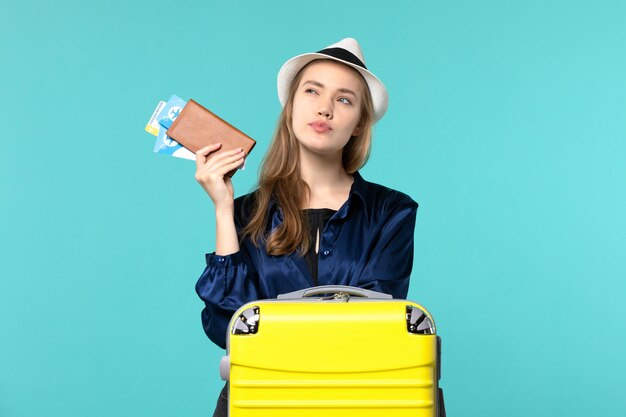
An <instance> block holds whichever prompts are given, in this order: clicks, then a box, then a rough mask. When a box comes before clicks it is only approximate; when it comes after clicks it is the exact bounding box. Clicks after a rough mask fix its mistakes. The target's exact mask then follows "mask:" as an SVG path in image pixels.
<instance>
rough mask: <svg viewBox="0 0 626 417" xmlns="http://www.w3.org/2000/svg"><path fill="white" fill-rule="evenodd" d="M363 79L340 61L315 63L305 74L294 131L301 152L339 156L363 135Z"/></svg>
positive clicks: (294, 114)
mask: <svg viewBox="0 0 626 417" xmlns="http://www.w3.org/2000/svg"><path fill="white" fill-rule="evenodd" d="M359 77H360V75H359V74H358V73H357V72H356V71H355V70H354V69H352V68H350V67H349V66H347V65H344V64H341V63H339V62H336V61H328V60H321V61H313V62H312V63H311V64H309V65H308V66H307V67H306V68H305V69H304V72H303V74H302V78H301V79H300V82H299V84H298V87H297V89H296V92H295V96H294V99H293V111H292V128H293V131H294V133H295V135H296V138H297V140H298V143H299V144H300V149H301V150H304V151H309V152H312V153H315V154H319V155H325V156H337V154H339V156H340V155H341V152H342V150H343V147H344V146H345V145H346V144H347V143H348V141H349V140H350V137H351V136H353V135H357V134H358V133H359V131H358V129H357V124H358V122H359V120H360V116H361V101H362V100H363V93H364V92H363V85H362V81H361V80H360V79H359Z"/></svg>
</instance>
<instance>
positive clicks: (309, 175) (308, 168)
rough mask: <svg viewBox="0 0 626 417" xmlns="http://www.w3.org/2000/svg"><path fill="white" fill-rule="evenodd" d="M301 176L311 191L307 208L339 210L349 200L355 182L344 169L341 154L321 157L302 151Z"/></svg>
mask: <svg viewBox="0 0 626 417" xmlns="http://www.w3.org/2000/svg"><path fill="white" fill-rule="evenodd" d="M300 175H301V177H302V179H303V180H304V182H306V183H307V185H308V186H309V189H310V191H311V194H310V196H309V201H308V202H307V203H306V204H305V208H320V207H326V208H332V209H335V210H336V209H338V208H339V206H341V204H343V202H344V201H345V200H346V199H347V198H348V194H349V192H350V187H351V186H352V182H353V178H352V175H350V174H348V173H347V172H346V171H345V170H344V168H343V164H342V161H341V153H339V154H337V155H336V156H334V157H320V156H319V155H314V154H310V153H306V152H302V151H301V152H300Z"/></svg>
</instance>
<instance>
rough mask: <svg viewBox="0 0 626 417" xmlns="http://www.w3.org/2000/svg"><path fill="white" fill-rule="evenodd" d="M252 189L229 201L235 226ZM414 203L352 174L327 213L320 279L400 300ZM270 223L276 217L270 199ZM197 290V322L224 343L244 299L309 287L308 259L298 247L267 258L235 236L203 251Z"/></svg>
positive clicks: (245, 213)
mask: <svg viewBox="0 0 626 417" xmlns="http://www.w3.org/2000/svg"><path fill="white" fill-rule="evenodd" d="M252 195H253V194H247V195H245V196H242V197H239V198H237V199H235V226H236V228H237V231H240V230H241V229H242V227H243V226H244V225H245V224H246V222H247V221H248V219H249V218H250V216H251V213H250V211H251V208H250V207H251V204H250V203H251V200H252V199H251V198H250V197H252ZM417 206H418V205H417V203H416V202H415V201H413V200H412V199H411V198H410V197H409V196H408V195H406V194H403V193H401V192H399V191H395V190H392V189H389V188H387V187H383V186H382V185H378V184H374V183H371V182H368V181H365V180H364V179H363V178H362V177H361V175H360V174H359V173H358V172H355V173H354V182H353V184H352V187H351V189H350V194H349V196H348V200H346V202H345V203H344V204H343V206H341V208H340V209H339V210H338V211H337V212H336V213H335V214H334V215H333V216H332V217H331V218H330V220H329V221H328V223H327V224H326V226H325V228H324V230H323V232H322V233H321V234H320V239H319V260H318V285H331V284H332V285H352V286H356V287H361V288H365V289H371V290H374V291H380V292H384V293H387V294H391V295H393V296H394V298H400V299H405V298H406V296H407V292H408V288H409V276H410V274H411V268H412V266H413V234H414V230H415V218H416V212H417ZM268 213H269V218H270V221H269V222H268V227H270V228H271V229H274V228H275V227H276V226H278V225H279V224H281V223H282V212H281V209H280V207H278V205H277V204H276V203H273V204H270V207H269V211H268ZM206 264H207V266H206V268H205V269H204V272H203V273H202V275H201V276H200V278H199V279H198V282H197V284H196V292H197V293H198V295H199V296H200V298H201V299H202V300H203V301H204V303H205V308H204V310H202V324H203V327H204V331H205V333H206V334H207V336H208V337H209V338H210V339H211V340H212V341H213V342H214V343H215V344H217V345H218V346H220V347H221V348H223V349H224V348H225V347H226V331H227V330H226V328H227V326H228V322H229V321H230V318H231V317H232V315H233V314H234V312H235V311H236V310H237V309H238V308H239V307H241V306H242V305H243V304H245V303H247V302H249V301H254V300H259V299H266V298H276V296H277V295H278V294H283V293H287V292H290V291H296V290H300V289H303V288H308V287H312V286H313V280H312V277H311V273H310V272H309V270H308V267H307V264H306V260H305V259H304V258H303V257H301V256H300V255H299V254H297V253H293V254H291V255H286V256H271V255H268V254H267V252H266V251H265V247H264V245H263V244H261V245H259V247H256V246H255V245H254V244H253V243H252V241H250V239H247V238H246V239H243V241H241V242H240V250H239V252H236V253H234V254H231V255H227V256H219V255H215V253H214V252H213V253H209V254H207V255H206Z"/></svg>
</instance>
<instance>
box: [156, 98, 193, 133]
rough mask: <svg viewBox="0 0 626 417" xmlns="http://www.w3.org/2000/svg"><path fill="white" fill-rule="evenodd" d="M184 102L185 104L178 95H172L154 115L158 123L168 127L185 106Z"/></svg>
mask: <svg viewBox="0 0 626 417" xmlns="http://www.w3.org/2000/svg"><path fill="white" fill-rule="evenodd" d="M185 104H187V102H186V101H185V100H183V99H182V98H180V97H178V96H177V95H176V94H174V95H172V97H170V99H169V100H168V101H167V103H165V106H164V107H163V108H162V109H161V111H160V112H159V114H158V115H157V117H156V118H157V120H158V121H159V124H160V125H161V126H163V127H164V128H166V129H169V127H170V126H171V125H172V123H173V122H174V120H176V118H177V117H178V115H179V114H180V112H181V111H182V110H183V107H185Z"/></svg>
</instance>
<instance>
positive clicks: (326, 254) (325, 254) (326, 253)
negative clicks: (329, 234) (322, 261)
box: [322, 249, 330, 256]
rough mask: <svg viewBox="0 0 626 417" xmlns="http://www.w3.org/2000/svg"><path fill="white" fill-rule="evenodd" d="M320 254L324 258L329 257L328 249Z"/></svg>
mask: <svg viewBox="0 0 626 417" xmlns="http://www.w3.org/2000/svg"><path fill="white" fill-rule="evenodd" d="M322 253H323V254H324V256H328V255H330V251H329V250H328V249H327V250H325V251H324V252H322Z"/></svg>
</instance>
